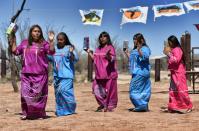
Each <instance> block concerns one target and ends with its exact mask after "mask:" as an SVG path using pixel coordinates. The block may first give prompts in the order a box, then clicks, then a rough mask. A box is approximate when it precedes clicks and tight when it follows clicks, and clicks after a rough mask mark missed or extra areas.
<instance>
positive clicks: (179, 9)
mask: <svg viewBox="0 0 199 131" xmlns="http://www.w3.org/2000/svg"><path fill="white" fill-rule="evenodd" d="M153 11H154V20H155V18H156V17H161V16H179V15H183V14H185V11H184V8H183V4H182V3H174V4H169V5H154V6H153Z"/></svg>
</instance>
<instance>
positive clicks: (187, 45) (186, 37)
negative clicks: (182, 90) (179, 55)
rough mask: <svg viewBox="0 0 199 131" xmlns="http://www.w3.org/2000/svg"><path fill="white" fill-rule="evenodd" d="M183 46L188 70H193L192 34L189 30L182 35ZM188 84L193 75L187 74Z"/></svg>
mask: <svg viewBox="0 0 199 131" xmlns="http://www.w3.org/2000/svg"><path fill="white" fill-rule="evenodd" d="M181 47H182V50H183V52H184V56H185V58H186V61H185V62H186V63H185V65H186V70H187V71H190V70H191V35H190V33H189V32H185V33H184V34H183V35H182V37H181ZM187 80H188V85H190V84H191V76H190V75H187Z"/></svg>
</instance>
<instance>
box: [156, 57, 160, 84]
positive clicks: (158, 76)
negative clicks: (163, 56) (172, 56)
mask: <svg viewBox="0 0 199 131" xmlns="http://www.w3.org/2000/svg"><path fill="white" fill-rule="evenodd" d="M158 81H160V59H155V82H158Z"/></svg>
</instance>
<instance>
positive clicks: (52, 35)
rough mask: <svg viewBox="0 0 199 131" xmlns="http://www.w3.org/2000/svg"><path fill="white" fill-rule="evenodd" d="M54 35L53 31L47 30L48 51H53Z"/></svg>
mask: <svg viewBox="0 0 199 131" xmlns="http://www.w3.org/2000/svg"><path fill="white" fill-rule="evenodd" d="M54 37H55V33H54V32H53V31H49V32H48V40H49V45H50V52H54V51H55V46H54Z"/></svg>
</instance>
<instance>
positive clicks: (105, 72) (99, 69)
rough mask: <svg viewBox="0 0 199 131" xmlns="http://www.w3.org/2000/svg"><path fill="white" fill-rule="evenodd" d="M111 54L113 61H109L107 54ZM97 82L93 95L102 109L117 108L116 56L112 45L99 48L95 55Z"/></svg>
mask: <svg viewBox="0 0 199 131" xmlns="http://www.w3.org/2000/svg"><path fill="white" fill-rule="evenodd" d="M107 52H110V54H111V60H110V61H109V60H107V58H106V53H107ZM94 66H95V80H94V82H93V86H92V88H93V94H94V95H95V98H96V100H97V102H98V104H99V105H100V106H101V107H104V108H105V109H107V110H112V109H114V108H116V107H117V102H118V96H117V77H118V73H117V68H116V54H115V49H114V47H113V46H112V45H107V46H105V47H103V48H99V47H98V48H97V49H96V51H95V53H94Z"/></svg>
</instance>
